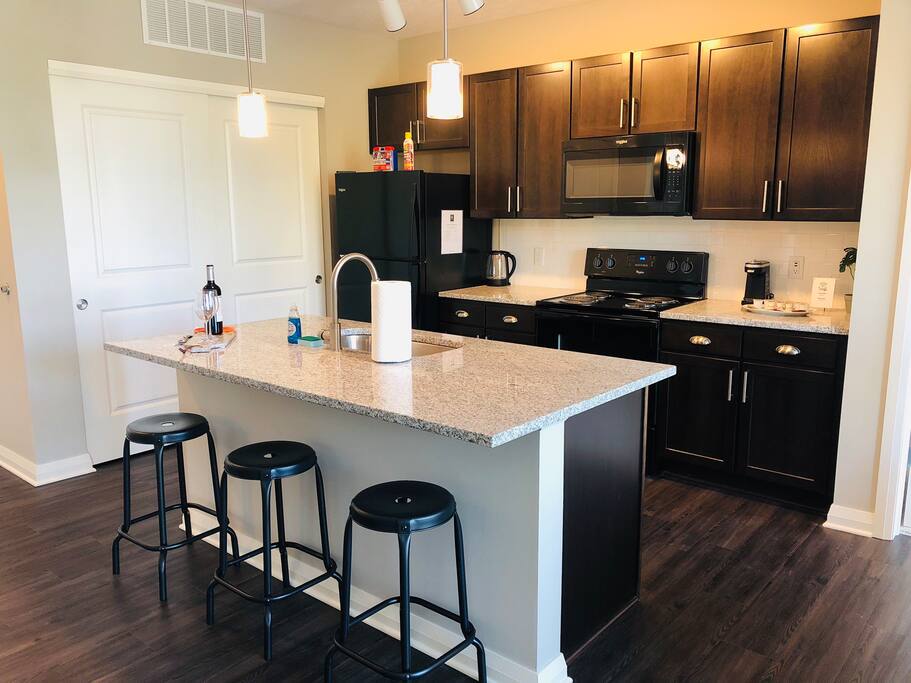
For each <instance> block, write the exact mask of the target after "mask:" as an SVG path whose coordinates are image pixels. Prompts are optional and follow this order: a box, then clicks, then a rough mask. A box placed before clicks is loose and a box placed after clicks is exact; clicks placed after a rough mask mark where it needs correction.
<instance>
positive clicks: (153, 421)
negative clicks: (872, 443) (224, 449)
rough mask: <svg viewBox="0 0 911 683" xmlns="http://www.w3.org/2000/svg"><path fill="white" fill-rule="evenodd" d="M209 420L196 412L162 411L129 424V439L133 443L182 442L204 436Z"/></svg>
mask: <svg viewBox="0 0 911 683" xmlns="http://www.w3.org/2000/svg"><path fill="white" fill-rule="evenodd" d="M208 431H209V422H208V420H206V418H204V417H203V416H202V415H197V414H196V413H162V414H161V415H149V416H148V417H143V418H140V419H138V420H134V421H133V422H131V423H130V424H128V425H127V439H129V440H130V441H132V442H133V443H144V444H152V445H154V444H156V443H165V444H168V443H181V442H183V441H189V440H190V439H195V438H197V437H200V436H203V435H204V434H206V433H207V432H208Z"/></svg>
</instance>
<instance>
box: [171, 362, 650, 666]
mask: <svg viewBox="0 0 911 683" xmlns="http://www.w3.org/2000/svg"><path fill="white" fill-rule="evenodd" d="M177 376H178V388H179V397H180V409H181V410H183V411H189V412H197V413H200V414H202V415H205V416H206V417H207V418H208V420H209V421H210V424H211V426H212V431H213V434H214V436H215V440H216V444H217V447H218V453H219V459H222V458H224V456H225V455H227V453H228V452H230V451H231V450H233V449H235V448H238V447H240V446H243V445H245V444H248V443H252V442H256V441H266V440H275V439H289V440H297V441H303V442H306V443H308V444H310V445H311V446H312V447H313V448H314V449H315V450H316V453H317V455H318V457H319V463H320V467H321V469H322V472H323V477H324V479H325V488H326V500H327V512H328V517H329V529H330V542H331V548H332V554H333V557H334V558H335V560H336V562H337V563H338V564H339V566H341V560H342V558H341V551H342V535H343V530H344V525H345V521H346V518H347V514H348V506H349V503H350V501H351V499H352V498H353V497H354V495H355V494H357V493H358V492H359V491H360V490H362V489H364V488H366V487H368V486H370V485H372V484H375V483H378V482H383V481H390V480H395V479H419V480H425V481H429V482H433V483H436V484H439V485H441V486H443V487H445V488H447V489H449V490H450V491H451V492H452V494H453V495H454V496H455V498H456V501H457V505H458V510H459V515H460V517H461V520H462V524H463V527H464V532H465V550H466V562H467V575H468V577H467V578H468V599H469V615H470V618H471V620H472V622H473V623H474V624H475V626H476V627H477V631H478V637H479V638H480V639H481V640H482V642H483V643H484V644H485V646H486V649H487V662H488V675H489V680H490V681H492V682H493V681H498V682H512V681H515V682H518V683H532V682H542V683H543V682H547V683H551V682H554V683H556V682H563V681H569V680H571V679H569V678H568V676H567V668H566V661H565V659H564V655H563V653H562V652H561V619H566V618H567V617H566V615H565V614H563V609H562V607H563V606H562V602H561V600H562V592H563V591H562V584H563V579H562V572H563V566H564V552H563V534H564V526H563V525H564V444H566V448H567V450H570V444H571V443H572V444H574V446H573V450H574V452H573V453H572V457H573V458H574V460H575V459H577V460H578V462H579V463H581V464H584V463H585V462H586V461H587V462H588V466H591V465H592V464H594V466H595V468H596V469H597V470H598V473H594V474H593V473H590V472H585V471H584V470H579V469H576V470H575V472H574V470H573V465H572V464H570V463H567V464H568V465H570V467H569V470H567V472H568V473H567V483H569V479H570V478H571V477H575V478H576V480H577V482H576V485H575V490H577V491H578V497H577V498H576V499H575V500H574V501H573V505H572V506H571V507H574V508H575V509H576V510H578V512H579V514H580V515H582V516H583V517H586V518H587V517H589V516H591V520H592V524H594V527H593V528H592V529H590V530H588V531H591V532H592V533H595V534H602V535H603V534H604V533H607V534H608V538H610V534H618V533H619V534H620V535H621V537H624V536H625V537H628V543H627V549H626V550H625V551H623V552H626V558H625V559H624V558H622V557H620V556H621V555H622V554H623V552H621V549H620V548H613V551H617V552H612V549H611V548H610V547H603V545H604V544H603V543H602V541H604V537H603V536H602V538H600V539H599V538H595V537H593V538H591V542H592V543H593V545H592V547H591V548H575V549H574V548H569V550H570V551H571V552H567V553H566V560H567V562H568V563H570V564H572V565H574V566H575V569H573V570H572V571H581V572H582V574H588V576H580V577H579V578H578V581H575V580H574V582H573V586H574V587H575V588H574V590H572V591H569V592H572V593H579V592H582V593H583V595H577V596H574V597H576V598H581V601H582V602H585V601H586V597H585V595H584V592H585V591H589V588H590V586H586V583H588V582H591V581H592V579H593V578H594V579H595V580H596V581H597V580H598V578H599V577H600V576H603V582H604V583H607V582H610V583H611V586H609V587H608V588H607V590H608V591H613V592H616V590H617V583H618V582H619V583H623V581H624V580H625V581H626V584H627V585H626V586H625V587H621V588H620V590H621V591H625V592H626V593H631V594H630V595H628V596H626V597H622V599H621V602H623V604H622V605H621V609H622V608H623V607H625V606H627V604H628V603H630V602H634V601H635V598H636V595H635V594H636V593H637V592H638V545H639V530H638V522H639V510H640V505H641V488H639V487H641V473H642V470H641V454H640V453H639V452H638V449H640V448H641V441H640V438H641V436H640V435H641V424H642V421H641V416H642V414H643V413H642V409H643V396H644V393H645V392H644V391H642V390H639V391H635V392H633V393H631V394H629V395H627V396H625V397H622V398H620V399H617V400H615V401H612V402H610V403H605V404H603V405H601V406H599V407H597V408H593V409H592V410H589V411H587V412H584V413H581V414H579V415H577V416H575V417H571V418H569V420H567V421H565V422H557V423H555V424H551V425H548V426H545V427H543V428H542V429H540V430H538V431H534V432H532V433H530V434H527V435H525V436H522V437H521V438H518V439H516V440H514V441H511V442H509V443H505V444H503V445H501V446H498V447H497V448H489V447H485V446H480V445H475V444H472V443H468V442H466V441H462V440H458V439H455V438H449V437H446V436H440V435H438V434H434V433H431V432H427V431H421V430H417V429H412V428H409V427H405V426H402V425H399V424H394V423H391V422H385V421H381V420H377V419H374V418H372V417H368V416H364V415H357V414H352V413H349V412H344V411H341V410H337V409H334V408H330V407H325V406H321V405H316V404H313V403H308V402H305V401H301V400H297V399H294V398H288V397H284V396H281V395H277V394H273V393H269V392H265V391H261V390H257V389H254V388H249V387H246V386H242V385H239V384H231V383H227V382H224V381H219V380H218V379H213V378H209V377H204V376H201V375H198V374H192V373H190V372H186V371H182V370H178V372H177ZM507 400H508V399H507ZM618 411H619V413H618ZM593 418H594V419H593ZM577 420H578V421H581V422H580V426H581V425H582V424H584V426H585V427H586V429H585V432H584V434H582V430H581V429H580V430H579V432H580V433H579V435H578V438H570V435H569V431H570V430H571V428H572V425H573V423H574V421H577ZM594 424H600V425H603V427H604V429H603V430H602V429H594V431H593V430H592V429H591V427H592V426H593V425H594ZM618 430H619V431H622V432H623V433H622V434H621V433H618ZM608 434H611V435H613V437H616V454H615V455H616V457H614V456H612V455H611V453H610V451H611V450H612V449H611V448H610V446H608V447H607V451H605V447H603V446H600V447H596V448H594V451H593V450H592V448H593V446H592V444H593V443H594V442H593V439H595V440H598V439H603V437H605V436H606V435H608ZM565 435H566V439H564V436H565ZM204 444H205V442H204V440H199V439H198V440H196V441H193V442H190V443H188V444H186V446H185V448H186V449H187V458H186V466H187V478H188V482H187V487H188V493H189V496H190V499H191V500H196V501H204V502H205V501H208V502H209V503H211V502H212V491H211V478H210V475H209V470H208V459H207V456H206V453H205V445H204ZM586 454H587V455H588V457H586ZM592 456H593V457H592ZM569 457H570V455H569V454H568V455H567V459H568V458H569ZM612 457H613V458H614V464H613V465H610V466H609V467H607V469H605V467H604V464H605V463H609V462H610V461H611V458H612ZM618 464H619V467H620V469H621V470H623V472H625V474H624V475H623V476H616V477H615V475H618V472H617V471H616V470H617V466H618ZM583 466H584V465H583ZM590 474H593V476H591V477H590V476H589V475H590ZM599 474H600V475H603V476H606V477H610V478H611V481H612V482H613V485H610V482H607V485H608V489H611V488H615V487H617V488H616V490H615V491H614V492H612V491H610V490H605V489H603V488H599V486H597V485H594V484H597V483H598V482H597V479H598V476H599ZM619 474H622V473H619ZM587 482H589V483H587ZM601 483H604V482H601ZM586 489H588V491H589V494H590V497H588V496H586V494H585V490H586ZM569 490H574V489H573V488H570V489H569ZM617 493H619V498H621V499H626V501H627V503H626V509H625V510H622V511H618V514H616V515H615V514H613V513H612V507H614V506H615V505H616V502H615V501H616V500H617V498H618V496H617V495H616V494H617ZM284 499H285V520H286V525H287V535H288V539H289V540H294V541H298V542H302V543H305V544H307V545H309V546H311V547H319V531H318V523H317V511H316V496H315V491H314V483H313V475H312V473H309V472H308V473H306V474H304V475H301V476H298V477H292V478H290V479H286V480H284ZM595 501H601V503H602V505H600V506H595V505H592V503H594V502H595ZM228 510H229V515H230V520H231V525H232V527H233V528H234V529H235V530H236V531H237V533H238V536H239V539H240V545H241V552H246V551H248V550H251V549H253V548H255V547H258V546H260V545H261V531H260V530H261V508H260V491H259V487H258V485H257V484H256V483H255V482H248V481H241V480H235V479H232V480H231V481H230V483H229V505H228ZM569 514H571V513H570V510H569V507H568V508H567V515H569ZM193 515H194V519H193V524H194V528H200V529H201V528H206V527H208V526H211V525H212V523H213V520H212V519H211V517H208V516H207V515H205V514H204V513H197V512H196V511H193ZM602 516H607V517H610V518H612V519H611V520H609V521H608V525H613V527H612V528H611V529H605V528H603V527H604V522H603V521H602V519H601V518H602ZM273 523H274V520H273ZM586 524H587V522H583V523H582V525H581V527H582V529H583V530H585V526H586ZM618 525H625V526H623V528H620V527H619V526H618ZM579 527H580V525H579V524H577V523H574V524H573V527H572V528H574V529H578V528H579ZM354 528H355V532H354V554H353V558H354V561H353V567H354V569H353V577H352V580H353V586H354V588H353V591H352V599H351V602H352V611H353V613H355V614H357V613H360V612H361V611H363V610H365V609H367V608H368V607H370V606H372V605H374V604H375V603H377V602H379V601H380V600H381V599H384V598H386V597H389V596H391V595H395V594H396V593H397V591H398V545H397V543H396V539H395V538H394V537H393V536H392V535H388V534H378V533H374V532H370V531H367V530H365V529H362V528H360V527H358V526H357V525H355V527H354ZM588 531H586V533H588ZM567 533H568V535H570V534H571V532H569V531H568V532H567ZM214 538H217V536H216V537H214ZM273 538H275V536H273ZM583 545H587V543H583ZM290 554H291V557H292V561H291V572H292V583H293V584H295V585H297V584H298V583H302V582H303V581H305V580H307V579H309V578H311V577H313V576H315V575H317V574H318V573H320V572H321V571H322V567H321V565H318V564H317V561H316V560H314V559H313V558H310V557H307V556H303V555H302V554H300V553H295V552H293V551H292V552H291V553H290ZM577 558H578V560H579V561H578V562H574V561H573V560H575V559H577ZM608 558H613V559H608ZM604 562H607V563H608V564H607V565H604V566H603V567H602V569H603V575H598V574H595V575H592V571H593V570H594V571H598V569H597V567H598V564H599V563H604ZM254 564H257V566H259V567H261V566H262V565H261V560H256V561H254ZM608 565H613V568H611V567H610V566H608ZM272 566H273V567H275V568H276V571H278V567H280V563H279V562H278V558H277V556H276V559H275V560H274V561H273V565H272ZM593 568H594V569H593ZM213 569H214V567H213ZM568 571H569V570H568ZM623 577H626V578H625V579H624V578H623ZM411 582H412V593H413V594H414V595H418V596H421V597H424V598H426V599H429V600H432V601H434V602H436V603H438V604H440V605H442V606H443V607H447V608H449V609H453V610H454V609H455V608H456V606H457V604H458V601H457V594H456V579H455V558H454V551H453V538H452V525H451V524H446V525H445V526H443V527H440V528H437V529H433V530H430V531H426V532H420V533H417V534H415V537H414V541H413V544H412V571H411ZM596 592H597V591H596ZM310 594H311V595H312V596H313V597H315V598H317V599H319V600H321V601H323V602H325V603H328V604H330V605H332V606H333V607H336V608H338V605H339V599H338V590H337V584H336V582H334V581H331V580H329V581H326V582H323V583H322V584H320V585H318V586H316V587H315V588H314V589H312V591H310ZM589 598H590V599H592V601H597V598H598V596H596V595H590V596H589ZM237 599H238V598H237V597H236V596H233V595H231V594H229V593H228V592H226V591H219V592H218V593H217V597H216V604H218V602H221V601H227V600H237ZM615 602H616V600H615ZM568 608H569V609H570V610H571V609H572V606H568ZM585 608H586V609H587V610H588V611H589V612H590V611H591V610H590V607H589V606H585ZM216 609H217V608H216ZM251 609H252V606H251ZM611 611H612V612H614V613H617V612H619V611H620V610H618V609H616V607H615V606H614V607H611ZM591 618H592V615H587V616H585V617H584V619H585V620H587V621H589V622H590V621H591ZM594 618H595V620H596V621H597V619H598V618H599V617H598V616H597V615H595V616H594ZM367 623H369V624H370V625H372V626H374V627H376V628H377V629H379V630H381V631H383V632H385V633H388V634H390V635H392V636H395V637H397V636H398V608H397V607H391V608H388V609H386V610H384V611H382V612H380V613H379V614H377V615H375V616H374V617H373V618H371V619H370V620H369V621H368V622H367ZM213 628H219V623H218V621H216V624H215V626H214V627H213ZM582 628H583V629H584V626H583V627H582ZM577 630H578V628H577ZM251 635H252V634H251ZM275 638H276V639H280V638H282V633H281V627H278V628H276V630H275ZM460 640H461V634H460V633H459V630H458V626H457V624H455V623H451V622H448V621H447V620H445V619H443V618H442V617H439V616H437V615H435V614H433V613H431V612H429V611H427V610H425V609H423V608H421V607H419V606H414V607H413V617H412V644H413V646H414V647H415V648H416V649H418V650H421V651H422V652H424V653H426V654H428V655H431V656H438V655H440V654H442V653H443V652H445V651H446V650H448V649H449V648H450V647H451V646H452V645H453V644H455V643H456V642H458V641H460ZM327 646H328V644H327ZM564 647H566V645H564ZM568 655H569V653H567V656H568ZM450 665H451V666H453V667H454V668H456V669H458V670H459V671H462V672H464V673H465V674H467V675H469V676H471V677H476V676H477V670H476V660H475V653H474V649H473V648H468V649H467V650H465V651H464V652H462V653H461V654H460V655H459V656H457V657H456V658H454V659H453V660H451V662H450Z"/></svg>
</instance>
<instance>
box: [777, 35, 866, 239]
mask: <svg viewBox="0 0 911 683" xmlns="http://www.w3.org/2000/svg"><path fill="white" fill-rule="evenodd" d="M878 28H879V17H864V18H862V19H850V20H848V21H837V22H833V23H830V24H811V25H809V26H805V27H803V26H802V27H798V28H791V29H788V33H787V48H786V50H785V64H784V84H783V88H782V96H781V128H780V133H779V142H778V166H777V173H776V176H777V177H776V183H775V218H782V219H791V220H846V221H857V220H860V204H861V198H862V195H863V188H864V170H865V167H866V160H867V135H868V133H869V130H870V104H871V101H872V99H873V69H874V65H875V62H876V39H877V32H878Z"/></svg>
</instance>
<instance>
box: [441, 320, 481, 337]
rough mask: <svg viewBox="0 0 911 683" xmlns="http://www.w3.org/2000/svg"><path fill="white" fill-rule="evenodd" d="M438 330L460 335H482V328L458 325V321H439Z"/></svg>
mask: <svg viewBox="0 0 911 683" xmlns="http://www.w3.org/2000/svg"><path fill="white" fill-rule="evenodd" d="M440 332H442V333H443V334H457V335H458V336H460V337H478V338H480V337H483V336H484V328H483V327H475V326H474V325H459V324H458V323H440Z"/></svg>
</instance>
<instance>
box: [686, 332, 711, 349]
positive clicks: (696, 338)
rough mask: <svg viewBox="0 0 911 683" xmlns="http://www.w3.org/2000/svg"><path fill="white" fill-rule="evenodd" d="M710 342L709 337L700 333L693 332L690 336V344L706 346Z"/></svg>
mask: <svg viewBox="0 0 911 683" xmlns="http://www.w3.org/2000/svg"><path fill="white" fill-rule="evenodd" d="M711 343H712V340H711V339H709V338H708V337H703V336H702V335H701V334H695V335H693V336H692V337H690V344H695V345H696V346H708V345H709V344H711Z"/></svg>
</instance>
